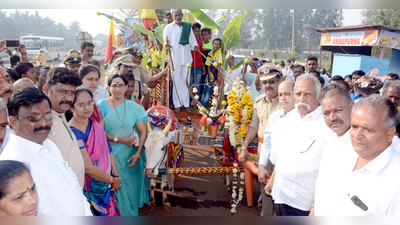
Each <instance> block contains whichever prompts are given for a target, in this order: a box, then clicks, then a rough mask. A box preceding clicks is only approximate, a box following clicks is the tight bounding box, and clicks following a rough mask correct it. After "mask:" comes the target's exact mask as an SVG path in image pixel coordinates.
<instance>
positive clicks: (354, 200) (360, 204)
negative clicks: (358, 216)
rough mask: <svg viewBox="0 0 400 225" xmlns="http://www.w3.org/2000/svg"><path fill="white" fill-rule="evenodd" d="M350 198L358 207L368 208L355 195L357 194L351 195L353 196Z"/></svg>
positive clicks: (365, 209)
mask: <svg viewBox="0 0 400 225" xmlns="http://www.w3.org/2000/svg"><path fill="white" fill-rule="evenodd" d="M350 199H351V201H352V202H353V203H354V205H356V206H358V207H359V208H360V209H362V210H364V211H367V210H368V207H367V205H365V204H364V202H362V201H361V199H360V198H358V197H357V195H353V197H351V198H350Z"/></svg>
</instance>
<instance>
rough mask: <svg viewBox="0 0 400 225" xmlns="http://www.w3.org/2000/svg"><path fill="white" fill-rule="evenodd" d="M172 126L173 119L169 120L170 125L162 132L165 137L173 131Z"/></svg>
mask: <svg viewBox="0 0 400 225" xmlns="http://www.w3.org/2000/svg"><path fill="white" fill-rule="evenodd" d="M171 125H172V119H169V122H168V125H167V126H166V127H165V128H164V130H163V131H162V132H163V133H164V134H165V136H167V135H168V132H169V130H170V129H171Z"/></svg>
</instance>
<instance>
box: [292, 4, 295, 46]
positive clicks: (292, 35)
mask: <svg viewBox="0 0 400 225" xmlns="http://www.w3.org/2000/svg"><path fill="white" fill-rule="evenodd" d="M294 17H295V9H293V24H292V53H294Z"/></svg>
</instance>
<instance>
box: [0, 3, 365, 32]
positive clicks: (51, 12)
mask: <svg viewBox="0 0 400 225" xmlns="http://www.w3.org/2000/svg"><path fill="white" fill-rule="evenodd" d="M18 10H20V11H24V9H18ZM36 10H37V11H38V12H39V14H40V15H41V16H42V17H46V16H47V17H50V18H51V19H53V20H54V21H56V22H57V23H58V22H60V23H63V24H64V25H66V26H68V25H69V23H70V22H72V21H74V20H76V21H78V22H79V23H80V25H81V29H82V30H83V31H87V32H89V34H91V35H92V37H95V36H96V35H97V34H99V33H103V34H108V31H109V28H110V23H109V21H108V19H107V18H106V17H104V16H98V15H97V14H96V12H101V13H106V14H111V12H113V11H115V10H116V9H113V10H111V9H36ZM2 11H6V12H7V13H13V12H14V11H15V9H2ZM30 11H31V13H33V12H34V11H35V9H30ZM360 12H361V9H343V16H344V21H343V22H344V26H350V25H358V24H361V18H360ZM119 33H120V31H119V30H118V29H114V34H115V35H118V34H119Z"/></svg>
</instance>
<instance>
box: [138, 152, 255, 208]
mask: <svg viewBox="0 0 400 225" xmlns="http://www.w3.org/2000/svg"><path fill="white" fill-rule="evenodd" d="M184 151H185V161H184V162H183V163H182V167H206V166H215V163H214V150H213V149H212V148H210V147H204V146H189V147H186V146H185V148H184ZM231 177H232V175H231ZM156 183H157V188H156V190H155V198H156V204H157V207H156V210H155V211H154V212H150V211H148V210H147V208H146V207H145V208H142V209H140V211H139V213H140V216H230V210H231V202H230V195H231V191H227V190H226V188H225V184H224V181H223V180H222V176H221V175H180V176H178V177H177V179H176V182H175V193H172V192H171V191H168V198H169V201H170V203H171V205H172V212H171V213H167V212H165V211H164V210H163V208H162V195H161V190H160V181H159V179H158V181H156ZM259 195H260V188H259V185H258V183H255V184H254V203H255V205H256V202H257V199H258V197H259ZM246 201H247V200H246V195H245V194H244V197H243V200H242V201H241V203H239V205H238V207H237V208H236V209H237V214H236V216H258V215H260V212H259V211H258V210H257V207H256V206H253V207H251V208H249V207H247V204H246Z"/></svg>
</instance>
